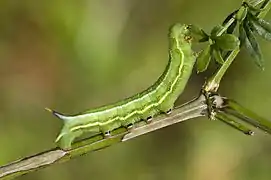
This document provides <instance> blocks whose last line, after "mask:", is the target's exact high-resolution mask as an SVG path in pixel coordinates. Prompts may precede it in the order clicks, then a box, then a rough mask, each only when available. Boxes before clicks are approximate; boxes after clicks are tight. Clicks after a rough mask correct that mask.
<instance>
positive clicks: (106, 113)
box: [48, 24, 196, 150]
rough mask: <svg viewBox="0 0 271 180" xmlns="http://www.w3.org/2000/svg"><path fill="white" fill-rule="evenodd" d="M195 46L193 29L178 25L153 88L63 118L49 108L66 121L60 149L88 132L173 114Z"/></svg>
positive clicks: (192, 60)
mask: <svg viewBox="0 0 271 180" xmlns="http://www.w3.org/2000/svg"><path fill="white" fill-rule="evenodd" d="M191 46H192V37H191V32H190V29H189V26H188V25H182V24H174V25H173V26H172V27H171V28H170V32H169V61H168V64H167V66H166V69H165V71H164V72H163V74H162V75H161V76H160V77H159V79H158V80H157V81H156V82H155V83H154V84H153V85H152V86H151V87H149V88H148V89H146V90H145V91H143V92H141V93H138V94H136V95H134V96H132V97H130V98H127V99H124V100H122V101H119V102H116V103H114V104H110V105H105V106H102V107H98V108H95V109H91V110H89V111H86V112H83V113H79V114H76V115H63V114H60V113H58V112H56V111H53V110H50V109H48V110H49V111H51V112H52V113H53V114H54V115H55V116H57V117H58V118H60V119H62V120H63V122H64V126H63V128H62V130H61V132H60V134H59V135H58V137H57V139H56V142H58V141H60V145H59V146H60V148H62V149H64V150H66V149H70V148H71V145H72V143H73V141H74V139H75V138H78V137H81V136H82V135H83V134H85V133H96V134H97V133H103V134H104V135H110V134H109V133H110V131H112V130H114V129H117V128H119V127H122V126H124V127H128V126H130V125H133V124H134V123H136V122H139V121H141V120H149V119H150V118H151V117H153V116H155V115H157V114H160V113H168V112H170V110H171V109H172V108H173V106H174V102H175V101H176V99H177V98H178V96H179V95H180V94H181V93H182V92H183V90H184V88H185V85H186V83H187V81H188V79H189V77H190V75H191V72H192V69H193V66H194V64H195V61H196V57H195V55H194V53H193V51H192V48H191Z"/></svg>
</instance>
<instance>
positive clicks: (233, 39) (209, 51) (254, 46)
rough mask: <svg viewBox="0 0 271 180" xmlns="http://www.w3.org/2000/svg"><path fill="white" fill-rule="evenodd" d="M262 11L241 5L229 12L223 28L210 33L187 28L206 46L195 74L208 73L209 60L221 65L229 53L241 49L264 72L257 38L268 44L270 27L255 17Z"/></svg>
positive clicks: (270, 35)
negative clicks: (243, 49) (206, 71)
mask: <svg viewBox="0 0 271 180" xmlns="http://www.w3.org/2000/svg"><path fill="white" fill-rule="evenodd" d="M262 11H264V9H263V8H258V7H257V6H252V5H250V4H248V3H247V2H243V4H242V6H241V7H240V8H239V9H238V10H235V11H234V12H232V13H230V14H229V15H228V16H227V18H225V20H224V21H223V23H222V25H217V26H215V27H214V28H213V29H212V30H211V32H210V34H208V33H206V32H205V31H204V30H203V29H201V28H199V27H197V26H194V25H190V29H191V31H192V33H193V35H194V36H195V39H196V40H197V41H198V42H207V43H208V44H207V46H206V47H205V48H204V49H203V50H202V51H201V52H200V53H199V55H198V58H197V65H196V67H197V72H198V73H199V72H203V71H205V70H207V68H208V66H209V64H210V62H211V60H214V61H215V62H216V63H217V64H220V65H222V64H223V63H224V60H225V59H226V58H227V56H228V55H229V53H230V52H231V51H233V50H234V49H236V48H241V47H244V48H245V49H246V50H247V52H248V53H249V54H250V56H251V57H253V60H254V63H255V64H256V65H257V66H258V67H259V68H261V69H262V70H263V69H264V60H263V56H262V52H261V49H260V45H259V43H258V40H257V38H256V37H257V36H259V37H261V38H263V39H265V40H267V41H271V24H270V23H269V22H268V21H266V20H264V19H262V18H259V17H258V15H259V14H260V13H261V12H262Z"/></svg>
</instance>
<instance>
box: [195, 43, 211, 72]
mask: <svg viewBox="0 0 271 180" xmlns="http://www.w3.org/2000/svg"><path fill="white" fill-rule="evenodd" d="M210 61H211V45H210V44H209V45H208V46H207V47H206V48H205V49H204V50H203V51H201V52H200V54H199V56H198V58H197V73H200V72H203V71H205V70H206V69H207V67H208V65H209V63H210Z"/></svg>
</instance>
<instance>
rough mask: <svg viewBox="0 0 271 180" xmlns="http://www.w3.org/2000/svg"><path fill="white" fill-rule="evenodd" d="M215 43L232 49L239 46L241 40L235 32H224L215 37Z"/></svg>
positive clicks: (223, 47)
mask: <svg viewBox="0 0 271 180" xmlns="http://www.w3.org/2000/svg"><path fill="white" fill-rule="evenodd" d="M215 44H216V46H218V47H219V48H221V49H223V50H226V51H231V50H234V49H235V48H236V47H237V46H239V44H240V42H239V39H238V38H237V37H236V36H235V35H233V34H223V35H221V36H218V37H217V38H215Z"/></svg>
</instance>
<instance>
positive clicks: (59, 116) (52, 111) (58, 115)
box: [45, 107, 67, 120]
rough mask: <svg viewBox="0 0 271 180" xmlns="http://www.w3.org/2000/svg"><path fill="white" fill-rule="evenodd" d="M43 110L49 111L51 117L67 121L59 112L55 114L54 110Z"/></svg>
mask: <svg viewBox="0 0 271 180" xmlns="http://www.w3.org/2000/svg"><path fill="white" fill-rule="evenodd" d="M45 110H46V111H49V112H50V113H52V114H53V115H55V116H56V117H57V118H59V119H62V120H67V118H66V117H67V116H64V115H63V114H61V113H59V112H57V111H55V110H52V109H50V108H48V107H46V108H45Z"/></svg>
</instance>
